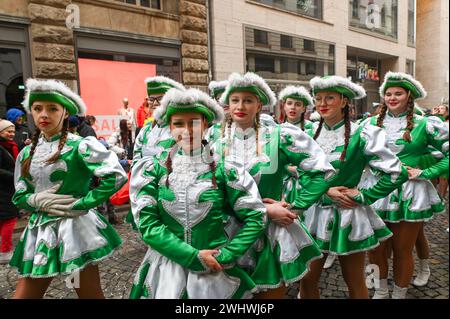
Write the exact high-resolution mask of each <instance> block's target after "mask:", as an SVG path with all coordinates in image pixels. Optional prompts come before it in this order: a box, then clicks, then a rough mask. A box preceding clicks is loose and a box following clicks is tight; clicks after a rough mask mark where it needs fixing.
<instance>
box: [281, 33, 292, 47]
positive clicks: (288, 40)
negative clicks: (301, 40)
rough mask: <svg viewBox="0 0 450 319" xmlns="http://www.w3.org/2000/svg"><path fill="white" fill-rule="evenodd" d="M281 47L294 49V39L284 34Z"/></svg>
mask: <svg viewBox="0 0 450 319" xmlns="http://www.w3.org/2000/svg"><path fill="white" fill-rule="evenodd" d="M280 46H281V47H282V48H283V49H292V37H290V36H288V35H284V34H282V35H281V36H280Z"/></svg>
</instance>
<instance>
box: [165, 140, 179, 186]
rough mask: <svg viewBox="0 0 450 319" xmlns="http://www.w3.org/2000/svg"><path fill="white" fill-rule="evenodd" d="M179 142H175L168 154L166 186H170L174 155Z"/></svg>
mask: <svg viewBox="0 0 450 319" xmlns="http://www.w3.org/2000/svg"><path fill="white" fill-rule="evenodd" d="M177 145H178V144H174V145H173V146H172V148H171V149H170V151H169V156H167V160H166V167H167V177H166V187H169V175H170V174H171V173H172V157H173V156H174V154H175V152H176V151H177V150H178V146H177Z"/></svg>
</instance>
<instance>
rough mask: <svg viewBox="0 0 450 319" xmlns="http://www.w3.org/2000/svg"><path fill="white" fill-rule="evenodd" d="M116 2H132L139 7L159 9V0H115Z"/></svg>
mask: <svg viewBox="0 0 450 319" xmlns="http://www.w3.org/2000/svg"><path fill="white" fill-rule="evenodd" d="M116 1H118V2H123V3H128V4H134V5H137V6H140V7H146V8H152V9H158V10H161V0H116Z"/></svg>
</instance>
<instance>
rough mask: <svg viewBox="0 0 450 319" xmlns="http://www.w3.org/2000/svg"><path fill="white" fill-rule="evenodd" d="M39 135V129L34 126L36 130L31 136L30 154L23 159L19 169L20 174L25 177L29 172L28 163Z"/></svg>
mask: <svg viewBox="0 0 450 319" xmlns="http://www.w3.org/2000/svg"><path fill="white" fill-rule="evenodd" d="M40 135H41V130H39V129H38V128H36V132H35V133H34V135H33V138H32V139H31V149H30V155H29V156H28V157H27V158H26V159H25V160H24V161H23V163H22V168H21V170H20V175H21V176H22V177H23V178H25V177H27V176H28V175H29V173H30V165H31V160H32V159H33V155H34V151H35V150H36V146H37V144H38V142H39V136H40Z"/></svg>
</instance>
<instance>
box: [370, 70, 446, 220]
mask: <svg viewBox="0 0 450 319" xmlns="http://www.w3.org/2000/svg"><path fill="white" fill-rule="evenodd" d="M389 87H403V88H405V89H406V90H408V91H409V92H411V95H412V96H413V98H414V99H416V100H418V99H422V98H424V97H426V94H427V93H426V91H425V89H424V88H423V87H422V85H421V84H420V82H418V81H417V80H415V79H414V78H412V77H411V76H410V75H408V74H405V73H394V72H388V73H387V74H386V76H385V80H384V82H383V84H382V85H381V87H380V95H381V96H384V93H385V90H386V89H387V88H389ZM406 116H407V113H403V114H399V115H398V116H394V115H393V114H392V113H390V112H389V111H388V112H387V113H386V116H385V118H384V120H383V130H384V131H385V132H386V135H387V146H388V147H389V149H390V150H391V151H392V152H394V153H395V154H396V155H397V156H398V158H399V159H400V161H402V163H403V164H404V165H405V166H410V167H413V168H419V167H420V163H421V161H422V158H423V156H424V154H427V153H428V152H429V149H428V146H429V145H431V146H432V147H434V148H435V149H436V150H438V151H440V152H441V153H442V154H443V157H442V158H441V159H438V160H436V163H435V164H434V165H431V166H429V167H428V168H426V169H424V170H422V173H421V174H420V175H419V176H418V178H417V179H414V180H408V181H407V182H405V183H404V184H403V185H402V187H401V188H400V189H399V190H395V191H394V192H392V193H391V194H389V196H387V197H386V198H384V199H382V200H379V201H377V202H376V203H374V204H373V207H374V208H375V209H376V210H377V213H378V215H379V216H380V217H381V218H383V220H384V221H386V222H391V223H396V222H400V221H408V222H415V221H427V220H430V219H431V218H432V217H433V214H434V213H440V212H443V211H444V210H445V207H444V205H443V203H442V201H441V199H440V197H439V195H438V193H437V191H436V189H435V188H434V186H433V184H432V183H431V182H430V179H433V178H436V177H439V176H441V175H443V174H445V173H447V172H448V168H449V163H448V152H449V142H448V137H449V135H448V124H446V123H444V122H442V121H441V120H440V119H439V118H438V117H435V116H430V117H423V116H420V115H417V114H414V115H413V116H414V128H413V129H412V131H411V132H410V135H411V142H407V141H405V140H404V139H403V133H404V132H405V129H406V126H407V118H406ZM377 119H378V116H377V117H373V118H371V119H370V123H371V124H374V125H376V122H377ZM377 179H378V177H377V176H376V175H373V174H370V175H369V178H368V179H367V180H366V182H365V184H364V185H362V186H363V187H370V186H371V185H372V184H373V183H374V182H376V180H377Z"/></svg>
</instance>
